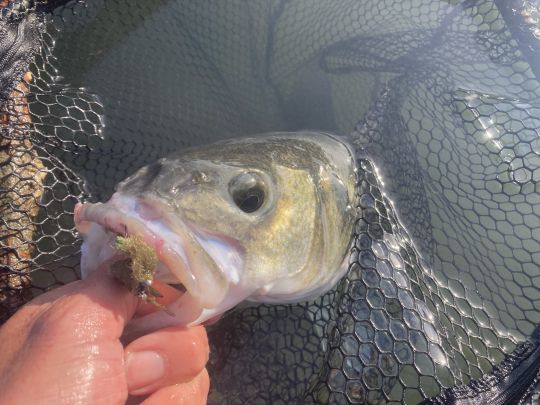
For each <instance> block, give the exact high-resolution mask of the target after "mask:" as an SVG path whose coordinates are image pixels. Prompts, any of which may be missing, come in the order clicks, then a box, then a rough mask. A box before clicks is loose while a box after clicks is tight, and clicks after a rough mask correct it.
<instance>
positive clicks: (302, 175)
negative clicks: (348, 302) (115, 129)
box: [74, 131, 357, 331]
mask: <svg viewBox="0 0 540 405" xmlns="http://www.w3.org/2000/svg"><path fill="white" fill-rule="evenodd" d="M356 173H357V172H356V160H355V154H354V151H353V149H352V147H351V145H350V144H349V143H348V142H347V141H346V140H345V138H341V137H339V136H336V135H333V134H329V133H323V132H308V131H301V132H296V133H292V132H276V133H269V134H263V135H257V136H252V137H244V138H237V139H229V140H225V141H221V142H217V143H214V144H210V145H206V146H202V147H195V148H189V149H185V150H181V151H178V152H174V153H172V154H170V155H168V156H166V157H163V158H160V159H158V160H157V161H155V162H154V163H151V164H149V165H147V166H144V167H142V168H141V169H139V170H138V171H136V172H135V173H134V174H133V175H131V176H129V177H128V178H127V179H125V180H124V181H122V182H120V183H119V184H118V185H117V186H116V189H115V192H114V194H113V195H112V196H111V198H110V199H109V200H108V201H107V202H105V203H84V204H78V205H77V206H76V208H75V215H74V221H75V225H76V227H77V229H78V231H79V232H80V234H81V235H82V237H83V243H82V247H81V272H82V277H83V278H84V277H87V276H88V274H90V273H91V272H93V271H95V270H97V269H98V268H100V266H103V265H107V264H109V265H110V264H111V263H114V262H115V261H118V260H121V259H122V252H119V250H118V249H117V248H116V247H115V240H116V238H117V237H118V236H119V235H120V236H122V237H130V236H137V237H138V238H140V239H141V240H143V241H144V243H145V244H146V245H148V246H150V247H151V248H152V249H153V250H154V252H155V253H156V256H157V262H158V264H157V267H156V269H155V273H154V279H155V280H159V281H161V282H164V283H167V284H171V285H181V286H182V289H183V290H185V292H184V293H183V295H182V296H181V297H180V298H178V299H177V300H176V301H175V302H173V303H171V304H169V305H168V306H167V312H168V313H169V314H167V313H164V312H163V311H157V312H155V313H152V314H149V315H145V316H142V317H140V318H138V319H136V320H134V321H133V322H134V323H133V324H132V328H134V330H135V329H139V330H141V331H142V330H143V329H144V330H145V331H149V330H155V329H158V328H161V327H165V326H171V325H197V324H201V323H203V322H205V321H208V320H210V319H214V318H216V317H218V316H220V315H222V314H223V313H225V312H226V311H228V310H230V309H231V308H234V307H235V306H236V305H238V304H239V303H242V302H244V301H251V302H263V303H282V304H285V303H294V302H301V301H306V300H309V299H311V298H314V297H317V296H319V295H321V294H323V293H324V292H326V291H328V290H329V289H331V288H332V287H333V286H334V285H335V284H336V283H337V282H338V280H339V279H340V278H341V277H342V276H343V275H344V274H345V272H346V271H347V267H348V253H349V251H350V247H351V243H352V241H353V237H352V235H353V227H354V223H355V219H356V201H355V199H356V192H355V189H356ZM123 259H124V260H125V257H123ZM170 314H172V315H173V316H170Z"/></svg>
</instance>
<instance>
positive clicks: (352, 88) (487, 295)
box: [0, 0, 540, 404]
mask: <svg viewBox="0 0 540 405" xmlns="http://www.w3.org/2000/svg"><path fill="white" fill-rule="evenodd" d="M30 3H31V2H30ZM44 4H45V5H46V4H47V3H46V2H45V3H44ZM54 5H55V6H56V4H54ZM53 9H54V11H51V10H53ZM36 10H37V11H36ZM3 18H9V17H6V16H5V15H4V16H3ZM22 18H23V19H28V18H33V20H32V24H34V25H33V28H32V29H34V30H35V34H34V35H37V37H38V39H39V41H38V44H37V45H36V46H35V47H34V51H35V56H34V54H32V56H33V57H32V62H31V63H30V65H29V66H28V68H26V66H25V69H24V71H29V72H31V73H32V77H29V75H28V74H26V75H25V78H26V79H23V78H22V74H23V73H24V72H23V71H21V72H20V73H19V74H18V75H16V77H11V78H12V83H11V85H10V87H9V86H8V87H6V88H7V89H8V90H9V91H7V93H8V95H6V96H7V101H5V102H3V104H2V108H1V109H0V128H1V129H2V132H1V138H0V176H1V177H0V209H1V211H0V214H1V219H0V248H1V249H2V250H1V255H2V256H1V257H0V260H1V261H0V266H2V267H1V269H2V270H1V271H2V273H0V318H2V319H6V318H7V317H8V316H9V314H10V313H12V312H13V311H14V310H16V308H17V307H18V306H19V305H21V304H22V303H24V302H25V301H26V300H28V299H29V298H31V296H32V295H33V294H34V295H35V294H38V293H40V292H42V291H45V290H48V289H51V288H54V287H56V286H58V285H61V284H64V283H66V282H69V281H71V280H73V279H75V278H77V271H78V261H79V257H78V249H79V245H80V241H79V239H78V236H77V234H76V232H75V231H74V229H73V221H72V213H73V207H74V204H75V203H76V202H77V201H82V200H91V201H98V200H103V199H106V198H108V197H109V196H110V195H111V193H112V191H113V187H114V185H115V184H116V183H117V182H118V181H119V180H121V179H123V178H124V177H126V176H127V175H128V174H129V173H131V172H132V171H133V170H134V169H136V168H138V167H140V166H141V165H143V164H145V163H149V162H152V161H153V160H155V159H157V158H158V157H161V156H163V155H165V154H167V153H169V152H170V151H171V150H174V149H180V148H182V147H185V146H188V145H198V144H204V143H208V142H211V141H215V140H218V139H223V138H227V137H231V136H241V135H246V134H253V133H262V132H267V131H278V130H279V131H281V130H293V131H294V130H299V129H315V130H327V131H332V132H335V133H339V134H349V135H350V139H351V142H352V143H353V144H354V145H355V147H356V149H357V151H358V159H359V161H358V170H359V173H358V194H359V207H358V220H357V223H356V228H355V235H354V247H353V249H352V252H351V255H350V269H349V272H348V273H347V275H346V277H345V278H344V279H343V280H342V281H341V282H340V283H339V284H338V286H336V287H335V288H334V289H333V290H332V291H330V292H329V293H327V294H325V295H324V296H323V297H321V298H319V299H317V300H315V301H314V302H310V303H301V304H298V305H272V306H270V305H262V306H246V307H243V308H241V309H238V310H236V311H235V312H233V313H231V314H229V315H227V316H226V317H225V318H224V319H222V320H221V321H220V322H219V323H218V324H217V325H215V326H214V327H212V328H211V329H210V338H211V343H212V356H211V360H210V374H211V379H212V388H211V394H210V402H212V403H231V404H233V403H238V404H241V403H250V404H258V403H272V404H279V403H283V404H285V403H286V404H289V403H347V402H356V403H362V402H370V403H388V402H390V403H401V402H406V403H411V404H412V403H418V402H420V401H422V400H423V399H425V398H429V397H432V396H434V395H437V394H439V392H440V391H441V389H443V388H447V387H453V386H455V385H461V384H464V383H465V384H466V383H469V382H470V381H471V380H474V379H477V378H479V377H481V376H482V375H484V374H486V373H489V372H490V371H491V370H492V367H493V366H494V365H495V364H498V363H499V362H501V361H502V360H503V358H504V355H505V354H507V353H509V352H511V351H512V350H514V348H515V347H516V344H518V343H519V342H521V341H523V340H524V339H525V338H526V337H527V336H529V335H530V334H531V333H532V331H533V329H534V328H535V326H536V325H538V324H539V323H540V288H539V282H540V269H539V267H538V265H539V264H540V194H539V191H540V190H539V189H540V132H539V128H540V99H539V96H540V83H539V82H538V77H537V75H538V73H539V70H540V62H539V54H538V50H539V49H540V45H539V42H538V40H537V39H536V37H540V24H539V23H538V21H539V18H540V14H539V13H538V10H537V7H536V5H535V4H534V2H532V1H531V2H529V1H511V2H503V1H501V2H498V1H495V2H494V1H482V0H479V1H464V2H458V1H433V0H414V1H413V0H411V1H403V0H395V1H384V2H383V1H356V0H355V1H352V0H350V1H345V0H336V1H322V0H321V1H316V0H311V1H308V0H297V1H285V0H282V1H278V0H250V1H249V2H247V1H244V0H222V1H221V0H220V1H206V0H198V1H174V0H170V1H163V0H159V1H158V0H129V1H127V0H125V1H114V2H106V1H103V0H102V1H99V0H92V1H91V2H88V3H87V4H86V3H84V2H70V3H67V5H64V6H58V7H57V8H55V7H53V5H51V4H49V7H41V8H40V7H37V9H34V10H32V9H31V10H30V11H27V12H26V14H25V16H24V17H22ZM25 21H27V20H25ZM32 32H34V31H32ZM14 35H15V34H14ZM19 35H23V34H22V33H19ZM15 36H16V35H15ZM5 37H8V35H7V34H5V33H3V32H0V40H1V39H2V38H5ZM14 43H16V41H14ZM28 52H30V51H28V50H27V53H28ZM30 53H31V52H30ZM6 60H8V61H9V59H3V60H0V66H2V69H3V70H5V69H7V68H6ZM12 76H13V75H12ZM0 79H2V77H0ZM4 87H5V86H4ZM2 91H4V92H5V91H6V89H3V90H2ZM535 396H536V397H537V396H538V394H536V393H534V392H531V393H529V400H531V399H530V398H532V397H535Z"/></svg>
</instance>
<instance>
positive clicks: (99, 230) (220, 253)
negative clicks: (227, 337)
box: [75, 193, 253, 329]
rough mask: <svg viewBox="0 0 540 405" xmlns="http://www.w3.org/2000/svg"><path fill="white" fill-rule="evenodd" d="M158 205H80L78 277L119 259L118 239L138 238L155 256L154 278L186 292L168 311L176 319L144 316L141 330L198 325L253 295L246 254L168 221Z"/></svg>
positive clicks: (132, 200)
mask: <svg viewBox="0 0 540 405" xmlns="http://www.w3.org/2000/svg"><path fill="white" fill-rule="evenodd" d="M156 204H158V203H156V202H155V201H143V200H141V199H138V198H136V197H132V196H129V195H122V194H120V193H115V194H114V195H113V197H111V199H110V200H109V201H108V202H107V203H96V204H78V205H77V206H76V207H75V226H76V227H77V229H78V231H79V232H80V233H81V234H82V235H83V238H84V242H83V245H82V247H81V254H82V255H81V273H82V277H83V278H85V277H87V276H88V274H90V273H91V272H92V271H95V270H96V269H97V268H98V267H100V266H102V265H103V264H111V263H113V262H114V261H116V260H117V259H118V255H119V252H118V251H117V250H116V249H115V248H114V241H115V238H116V236H117V235H119V234H120V235H123V236H126V235H128V236H129V235H137V236H139V237H140V238H142V239H143V240H144V242H145V243H146V244H148V245H149V246H150V247H151V248H152V249H153V250H154V251H155V252H156V255H157V257H158V260H159V265H158V269H157V271H156V278H157V279H159V280H161V281H163V282H165V283H169V284H183V286H184V287H185V289H186V292H185V293H184V294H183V295H182V296H181V297H180V298H179V299H178V300H177V301H175V302H173V303H171V304H169V306H168V307H167V308H168V310H169V311H170V312H171V313H172V314H174V315H175V316H174V317H171V316H169V315H168V314H166V313H164V312H162V311H159V312H157V313H155V314H151V315H147V316H145V317H143V318H145V320H146V321H147V322H149V323H148V325H147V326H145V328H148V327H150V325H154V326H155V329H157V328H159V327H164V326H170V325H179V324H181V325H195V324H199V323H202V322H204V321H206V320H208V319H210V318H213V317H215V316H217V315H220V314H222V313H223V312H225V311H227V310H228V309H230V308H232V307H234V306H235V305H236V304H238V303H240V302H241V301H243V300H244V299H246V298H247V297H248V296H249V295H251V294H252V293H253V289H252V288H250V287H249V286H248V285H244V284H243V283H242V281H243V279H242V272H243V266H244V252H243V249H242V247H241V246H240V244H239V243H237V242H236V241H234V240H232V239H230V238H228V237H225V236H221V235H217V234H213V233H210V232H206V231H204V230H201V229H197V228H196V227H195V226H193V225H189V224H185V223H182V221H178V220H174V219H171V215H170V214H169V213H167V212H166V211H167V208H166V207H160V206H158V205H156ZM160 314H161V315H160ZM162 315H165V316H162ZM166 317H168V318H169V319H167V318H166ZM141 319H142V318H141ZM150 319H154V320H153V321H151V322H150V321H149V320H150ZM137 329H142V327H138V328H137Z"/></svg>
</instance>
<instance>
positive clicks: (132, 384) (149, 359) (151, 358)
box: [126, 351, 165, 395]
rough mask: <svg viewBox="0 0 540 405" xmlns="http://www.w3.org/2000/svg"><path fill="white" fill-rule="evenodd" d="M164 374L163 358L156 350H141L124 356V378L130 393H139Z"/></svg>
mask: <svg viewBox="0 0 540 405" xmlns="http://www.w3.org/2000/svg"><path fill="white" fill-rule="evenodd" d="M164 375H165V359H164V358H163V357H162V356H161V355H160V354H159V353H156V352H152V351H142V352H133V353H128V354H127V356H126V379H127V385H128V390H129V392H130V393H131V394H134V395H136V394H137V392H138V391H141V393H142V392H143V391H144V388H145V387H148V386H150V385H152V384H154V383H155V382H156V381H158V380H160V379H161V378H163V376H164Z"/></svg>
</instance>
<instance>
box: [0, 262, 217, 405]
mask: <svg viewBox="0 0 540 405" xmlns="http://www.w3.org/2000/svg"><path fill="white" fill-rule="evenodd" d="M160 287H161V290H162V292H163V293H164V295H165V297H164V301H165V303H166V302H167V301H172V300H174V299H176V293H175V292H174V290H173V289H172V288H167V286H160ZM155 310H156V309H155V308H154V307H152V306H150V305H148V304H140V301H139V300H137V299H136V298H135V297H134V296H133V295H131V294H130V293H129V292H128V291H127V290H126V289H125V288H123V287H121V286H120V285H119V284H118V283H117V282H115V281H114V280H113V279H112V278H111V276H110V275H109V274H108V272H107V271H105V269H100V270H98V271H97V272H96V274H92V275H91V276H90V277H89V278H88V279H86V280H84V281H78V282H74V283H71V284H69V285H67V286H64V287H61V288H58V289H55V290H54V291H51V292H49V293H46V294H43V295H41V296H40V297H38V298H36V299H34V300H33V301H31V302H30V303H28V304H27V305H25V306H24V307H22V308H21V309H20V310H19V311H18V312H17V313H16V314H15V315H14V316H13V317H12V318H11V319H10V320H9V321H8V322H6V323H5V324H4V325H3V326H2V327H1V328H0V342H2V349H1V350H0V392H1V393H2V395H1V397H2V403H3V404H28V403H35V404H48V403H54V404H73V403H107V404H123V403H125V402H126V400H128V396H129V403H130V404H134V403H140V402H143V403H144V404H165V405H166V404H173V403H174V404H178V403H189V404H204V403H206V398H207V395H208V387H209V380H208V374H207V372H206V369H205V365H206V362H207V360H208V341H207V336H206V332H205V330H204V328H203V327H202V326H197V327H192V328H185V327H171V328H165V329H161V330H158V331H155V332H153V333H150V334H147V335H144V336H141V337H137V338H136V339H132V338H131V339H132V340H131V341H130V342H126V341H125V340H126V338H125V337H122V332H123V330H124V327H125V325H126V324H127V322H128V321H129V320H130V319H132V318H133V317H137V316H139V315H141V314H147V313H149V312H152V311H155Z"/></svg>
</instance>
